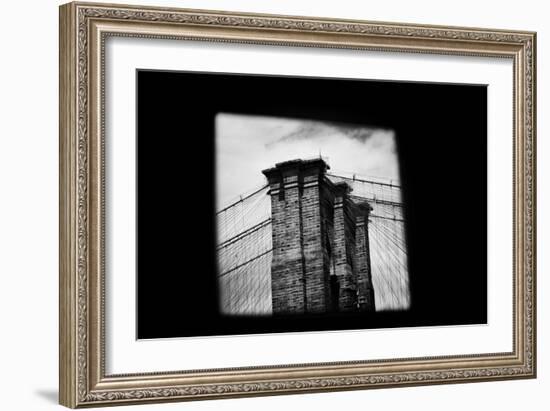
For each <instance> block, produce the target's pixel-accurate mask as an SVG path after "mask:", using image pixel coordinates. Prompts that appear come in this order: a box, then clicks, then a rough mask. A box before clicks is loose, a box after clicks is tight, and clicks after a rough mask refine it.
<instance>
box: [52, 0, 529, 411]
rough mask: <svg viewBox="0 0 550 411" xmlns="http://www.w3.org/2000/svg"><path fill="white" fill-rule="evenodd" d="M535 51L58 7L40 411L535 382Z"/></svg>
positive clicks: (504, 42) (184, 13)
mask: <svg viewBox="0 0 550 411" xmlns="http://www.w3.org/2000/svg"><path fill="white" fill-rule="evenodd" d="M535 40H536V36H535V33H533V32H518V31H508V30H487V29H478V28H459V27H443V26H432V25H430V26H428V25H426V26H422V25H411V24H401V23H399V24H398V23H379V22H366V21H349V20H330V19H318V18H311V17H307V18H306V17H290V16H275V15H257V14H245V13H232V12H221V11H200V10H186V9H167V8H155V7H134V6H120V5H118V6H115V5H107V4H92V3H70V4H66V5H63V6H61V8H60V403H61V404H63V405H65V406H67V407H71V408H76V407H84V406H105V405H116V404H129V403H142V402H161V401H174V400H195V399H197V400H198V399H205V398H206V399H214V398H224V397H237V396H251V395H266V394H290V393H305V392H314V391H326V390H347V389H368V388H383V387H397V386H410V385H419V384H441V383H457V382H477V381H488V380H500V379H512V378H534V377H535V376H536V349H535V348H536V330H535V323H536V318H535V306H536V304H535V303H536V301H535V295H536V293H535V291H536V290H535V269H536V267H535V252H536V248H535V244H536V243H535V241H536V238H535V227H536V224H535V218H536V215H535V208H536V207H535V204H536V198H535V191H536V190H535V187H536V184H535V153H536V150H535V132H536V125H535V100H536V99H535V84H536V81H535V68H536V59H535V51H536V43H535Z"/></svg>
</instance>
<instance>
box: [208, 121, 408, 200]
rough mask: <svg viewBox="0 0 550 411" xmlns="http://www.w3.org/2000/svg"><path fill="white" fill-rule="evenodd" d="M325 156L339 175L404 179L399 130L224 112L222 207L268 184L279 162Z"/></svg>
mask: <svg viewBox="0 0 550 411" xmlns="http://www.w3.org/2000/svg"><path fill="white" fill-rule="evenodd" d="M319 155H322V156H323V158H326V159H328V163H329V165H330V167H331V171H332V172H334V173H338V172H346V173H354V174H356V175H357V176H358V177H361V176H362V177H372V176H375V177H378V178H382V179H387V180H393V181H397V180H399V164H398V158H397V150H396V145H395V136H394V132H393V131H391V130H384V129H375V128H369V127H366V126H356V127H354V126H353V125H343V124H334V123H325V122H322V121H312V120H300V119H288V118H277V117H266V116H248V115H238V114H227V113H219V114H218V115H217V116H216V173H217V188H216V190H217V198H218V208H221V207H223V206H224V205H227V204H228V203H230V202H232V201H233V200H234V199H235V198H237V197H238V196H240V195H241V194H243V193H247V192H250V191H252V190H254V189H255V188H259V187H260V186H261V185H263V184H265V178H264V176H263V174H262V173H261V171H262V170H264V169H266V168H270V167H273V166H274V165H275V163H279V162H282V161H287V160H292V159H297V158H302V159H305V158H313V157H318V156H319Z"/></svg>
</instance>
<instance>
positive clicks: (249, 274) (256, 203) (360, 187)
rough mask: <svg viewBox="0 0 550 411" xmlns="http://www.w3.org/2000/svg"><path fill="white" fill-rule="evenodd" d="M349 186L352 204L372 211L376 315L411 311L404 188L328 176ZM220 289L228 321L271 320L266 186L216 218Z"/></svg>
mask: <svg viewBox="0 0 550 411" xmlns="http://www.w3.org/2000/svg"><path fill="white" fill-rule="evenodd" d="M327 178H328V179H330V180H331V181H332V182H340V181H345V182H346V183H348V184H349V185H350V187H351V188H352V193H351V197H352V199H354V200H361V201H364V200H367V201H368V202H369V203H370V204H371V206H372V207H373V210H372V213H371V215H370V218H369V244H370V255H371V268H372V281H373V286H374V290H375V300H376V310H377V311H382V310H405V309H407V308H408V307H409V306H410V292H409V276H408V269H407V248H406V243H405V220H404V213H403V203H402V197H401V187H400V186H399V185H398V184H396V183H394V182H390V181H373V180H367V179H361V178H357V177H355V176H353V175H351V176H343V175H334V174H327ZM217 224H218V246H217V252H218V280H219V281H218V284H219V290H220V307H221V311H222V313H224V314H230V315H270V314H271V257H272V239H271V199H270V197H269V195H268V186H267V185H266V186H263V187H260V188H258V189H257V190H255V191H253V192H251V193H250V194H248V195H246V196H243V197H242V198H240V199H238V200H237V201H236V202H234V203H232V204H230V205H229V206H227V207H225V208H223V209H221V210H220V211H218V213H217Z"/></svg>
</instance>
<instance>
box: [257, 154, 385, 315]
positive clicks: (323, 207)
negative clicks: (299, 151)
mask: <svg viewBox="0 0 550 411" xmlns="http://www.w3.org/2000/svg"><path fill="white" fill-rule="evenodd" d="M328 168H329V167H328V165H327V163H326V162H325V161H324V160H322V159H320V158H319V159H314V160H291V161H286V162H283V163H278V164H276V165H275V167H273V168H270V169H267V170H264V171H263V174H264V175H265V176H266V177H267V180H268V182H269V186H270V190H269V195H270V196H271V218H272V240H273V260H272V265H271V289H272V300H273V301H272V303H273V314H274V315H278V314H305V313H309V314H312V313H327V312H353V311H374V309H375V305H374V289H373V286H372V277H371V264H370V252H369V234H368V221H369V213H370V211H371V206H370V205H369V204H368V203H367V202H366V201H364V202H354V201H352V199H351V198H350V195H349V194H350V191H351V189H350V187H349V185H348V184H347V183H345V182H342V183H333V182H331V181H330V180H329V179H328V178H327V177H326V171H327V169H328Z"/></svg>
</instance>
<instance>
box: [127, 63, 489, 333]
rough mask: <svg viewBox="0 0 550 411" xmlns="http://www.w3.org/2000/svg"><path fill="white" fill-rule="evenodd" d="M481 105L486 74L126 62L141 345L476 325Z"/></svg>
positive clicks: (479, 309)
mask: <svg viewBox="0 0 550 411" xmlns="http://www.w3.org/2000/svg"><path fill="white" fill-rule="evenodd" d="M486 111H487V91H486V87H485V86H483V85H467V84H460V85H458V84H456V85H455V84H446V83H415V82H398V81H391V82H390V81H369V80H355V79H341V78H339V79H332V78H309V77H290V76H288V77H285V76H261V75H244V74H243V75H238V74H224V73H197V72H173V71H160V70H157V71H152V70H138V72H137V176H138V177H137V218H136V220H137V221H136V223H137V224H136V226H137V244H136V246H137V289H138V290H137V297H138V298H137V313H138V315H137V335H138V338H144V339H151V338H171V337H184V336H209V335H241V334H263V333H279V332H307V331H309V332H311V331H330V330H333V331H338V330H353V329H370V328H394V327H418V326H421V327H425V326H442V325H443V326H448V325H467V324H484V323H486V321H487V283H486V282H487V268H486V259H487V256H486V247H487V244H486V241H487V239H486V236H487V234H486V229H487V228H486V224H487V215H486V213H487V200H486V196H487V189H486V184H487V183H486V179H487V154H486V153H487V147H486V144H487V124H486ZM183 318H185V320H182V319H183Z"/></svg>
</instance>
